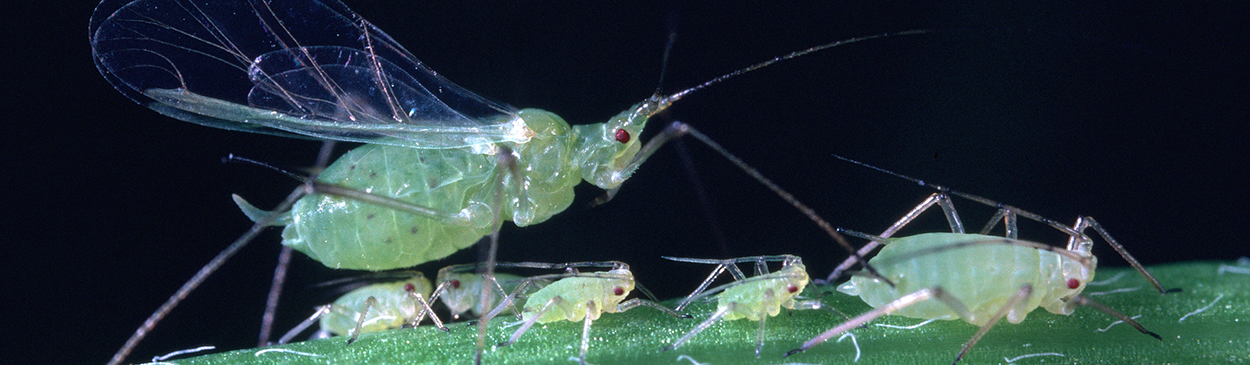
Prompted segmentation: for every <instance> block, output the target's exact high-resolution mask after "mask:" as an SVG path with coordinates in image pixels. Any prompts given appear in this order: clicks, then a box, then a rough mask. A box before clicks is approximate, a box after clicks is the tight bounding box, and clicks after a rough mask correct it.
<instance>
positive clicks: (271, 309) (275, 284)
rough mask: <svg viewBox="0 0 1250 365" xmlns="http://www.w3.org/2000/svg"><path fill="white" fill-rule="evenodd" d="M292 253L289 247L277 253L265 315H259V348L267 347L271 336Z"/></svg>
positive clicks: (292, 250) (285, 246) (284, 247)
mask: <svg viewBox="0 0 1250 365" xmlns="http://www.w3.org/2000/svg"><path fill="white" fill-rule="evenodd" d="M294 252H295V250H294V249H292V248H291V246H287V245H282V251H281V252H280V253H278V265H277V267H275V268H274V269H273V281H271V282H270V284H269V297H268V299H266V300H265V314H263V315H261V321H260V341H259V346H262V347H263V346H268V345H269V336H270V335H272V334H273V320H274V317H276V316H277V314H278V299H280V298H281V297H282V285H283V284H284V283H286V271H287V268H289V267H291V257H292V256H294V255H293V254H294Z"/></svg>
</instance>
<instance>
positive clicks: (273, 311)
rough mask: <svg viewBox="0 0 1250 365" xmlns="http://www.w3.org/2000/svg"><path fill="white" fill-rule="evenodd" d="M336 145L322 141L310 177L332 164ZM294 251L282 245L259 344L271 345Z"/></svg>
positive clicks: (270, 286)
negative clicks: (283, 288)
mask: <svg viewBox="0 0 1250 365" xmlns="http://www.w3.org/2000/svg"><path fill="white" fill-rule="evenodd" d="M334 145H335V143H334V141H325V142H322V143H321V150H320V151H318V153H317V162H316V163H314V164H313V169H312V176H310V177H309V178H310V179H313V180H315V179H317V175H319V174H321V171H322V170H325V167H326V165H329V164H330V158H331V156H332V155H333V154H334ZM294 251H295V250H294V249H292V248H291V246H287V245H282V252H281V253H279V254H278V265H277V266H276V267H274V269H273V281H271V282H270V284H269V297H268V298H267V299H266V300H265V313H264V314H263V315H261V321H260V340H259V344H258V346H267V345H269V336H270V335H271V334H272V333H273V321H274V317H276V316H277V313H278V300H279V299H280V298H281V297H282V285H283V284H284V283H286V272H287V268H289V267H291V256H292V253H293V252H294Z"/></svg>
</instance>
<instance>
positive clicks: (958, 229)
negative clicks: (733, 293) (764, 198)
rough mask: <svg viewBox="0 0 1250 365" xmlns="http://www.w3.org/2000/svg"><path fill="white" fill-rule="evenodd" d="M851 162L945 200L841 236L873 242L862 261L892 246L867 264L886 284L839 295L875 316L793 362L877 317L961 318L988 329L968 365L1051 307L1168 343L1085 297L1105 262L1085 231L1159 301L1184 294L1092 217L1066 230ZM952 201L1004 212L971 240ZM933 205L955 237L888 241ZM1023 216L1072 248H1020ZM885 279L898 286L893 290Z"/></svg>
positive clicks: (871, 283)
mask: <svg viewBox="0 0 1250 365" xmlns="http://www.w3.org/2000/svg"><path fill="white" fill-rule="evenodd" d="M839 158H841V157H839ZM842 159H843V160H847V159H845V158H842ZM847 161H850V162H853V163H856V164H859V165H863V166H866V167H869V168H873V169H876V170H878V171H882V172H886V173H889V174H891V175H895V176H899V177H902V178H904V179H908V180H911V181H913V182H916V183H919V184H921V185H925V186H929V187H932V188H934V189H935V190H937V191H938V192H937V193H934V194H933V195H931V196H930V197H929V198H928V199H925V200H924V202H922V203H921V204H919V205H917V206H916V207H915V208H913V209H912V210H911V211H910V212H908V213H907V214H905V215H904V216H903V218H902V219H900V220H899V221H898V222H896V223H895V224H894V225H893V226H891V227H890V228H889V229H887V230H886V231H885V232H884V233H882V235H881V236H873V235H868V234H864V233H859V232H854V231H849V230H843V229H840V230H839V231H840V232H842V233H845V234H848V235H851V236H856V237H861V238H864V239H867V240H869V241H871V242H870V243H869V244H868V245H866V246H865V248H864V249H861V250H860V253H861V254H867V253H868V252H870V251H871V249H872V248H875V247H877V246H878V245H882V244H884V245H885V247H884V248H882V249H881V251H880V252H878V253H877V255H876V256H875V257H873V258H872V259H871V260H869V261H868V263H869V264H870V265H872V266H873V267H875V268H876V269H877V271H878V272H879V273H880V275H881V277H867V276H855V277H853V278H851V280H850V281H849V282H847V283H846V284H843V285H841V286H839V287H838V290H839V291H841V292H844V293H847V294H850V295H856V296H859V297H860V298H861V299H863V300H864V302H865V303H868V305H870V306H872V307H873V308H875V309H873V310H871V311H869V312H868V313H865V314H863V315H860V316H858V317H855V318H853V319H851V320H850V321H847V322H846V323H843V324H841V325H838V326H837V327H834V328H832V329H830V330H828V331H826V332H825V333H822V334H820V335H819V336H816V337H815V338H813V339H811V340H809V341H807V342H805V343H803V346H802V347H800V348H798V349H795V350H792V351H790V352H788V353H786V355H787V356H789V355H792V354H795V353H798V352H802V351H806V350H807V349H809V348H811V347H813V346H815V345H817V344H820V343H821V342H824V341H826V340H828V339H830V338H833V337H834V336H837V335H838V334H841V333H843V332H846V331H849V330H851V329H852V328H855V327H858V326H860V325H862V324H864V323H866V322H868V321H871V320H873V319H876V318H877V317H880V316H883V315H886V314H895V315H901V316H906V317H912V318H920V319H946V320H952V319H962V320H964V321H965V322H968V323H971V324H973V325H977V326H979V327H981V328H980V330H979V331H977V333H976V334H975V335H973V337H972V338H971V339H969V340H968V342H966V343H965V344H964V346H963V349H961V350H960V351H959V353H958V354H957V355H956V356H955V360H954V361H955V362H959V360H960V359H962V358H963V356H964V355H965V354H967V352H968V350H969V349H971V348H972V346H973V345H975V344H976V342H977V341H978V340H980V338H981V337H982V336H984V335H985V333H986V332H987V331H989V329H990V328H992V327H993V326H994V324H995V323H997V322H998V321H999V320H1001V319H1002V318H1003V317H1004V316H1005V317H1007V320H1008V321H1009V322H1011V323H1020V322H1021V321H1023V320H1024V318H1025V316H1026V315H1028V313H1029V312H1031V311H1033V310H1034V309H1036V308H1037V307H1043V308H1046V310H1047V311H1049V312H1051V313H1055V314H1063V315H1069V314H1072V312H1073V310H1074V309H1075V308H1076V307H1077V306H1091V307H1094V308H1095V309H1098V310H1100V311H1102V312H1104V313H1107V314H1108V315H1111V316H1113V317H1116V318H1118V319H1119V320H1121V321H1124V322H1125V323H1128V324H1129V325H1132V326H1133V327H1134V328H1136V329H1137V330H1138V331H1140V332H1142V333H1144V334H1147V335H1150V336H1153V337H1155V338H1158V339H1161V338H1160V336H1159V335H1157V334H1155V333H1153V332H1150V331H1148V330H1146V328H1145V327H1143V326H1142V325H1141V324H1139V323H1137V322H1136V321H1133V320H1132V319H1131V318H1129V317H1128V316H1126V315H1124V314H1122V313H1119V312H1117V311H1115V310H1113V309H1111V308H1109V307H1107V306H1106V305H1103V304H1101V303H1098V302H1095V301H1093V300H1091V299H1089V297H1087V296H1083V295H1080V294H1081V292H1082V291H1083V290H1084V289H1085V286H1086V285H1087V284H1088V283H1089V282H1090V281H1091V280H1093V277H1094V269H1095V268H1096V266H1097V261H1098V260H1097V258H1096V257H1094V256H1093V254H1092V253H1091V252H1090V250H1091V249H1092V248H1093V245H1094V243H1093V240H1092V239H1091V238H1090V237H1089V236H1087V235H1086V234H1085V233H1084V231H1085V230H1086V229H1094V230H1095V231H1096V232H1098V234H1099V235H1100V236H1101V237H1102V238H1103V239H1104V240H1105V241H1106V242H1107V244H1108V245H1110V246H1111V247H1112V248H1114V249H1115V250H1116V251H1117V252H1119V253H1120V255H1121V256H1123V257H1124V259H1125V260H1126V261H1128V262H1129V263H1130V264H1131V265H1133V267H1134V268H1136V269H1137V271H1138V272H1140V273H1141V274H1142V276H1144V277H1145V278H1146V279H1147V280H1148V281H1150V283H1151V284H1153V285H1154V286H1155V288H1156V289H1157V290H1158V291H1159V292H1160V293H1169V292H1174V291H1179V289H1172V290H1167V289H1164V288H1163V286H1162V285H1160V284H1159V282H1158V281H1157V280H1155V279H1154V277H1152V276H1151V275H1150V273H1149V272H1147V271H1146V269H1145V268H1143V267H1142V266H1141V265H1140V264H1139V263H1138V262H1137V260H1135V259H1133V257H1132V256H1131V255H1129V253H1128V252H1127V251H1125V250H1124V247H1123V246H1120V244H1119V243H1117V242H1116V241H1115V239H1113V238H1111V236H1110V234H1108V233H1107V231H1106V230H1104V229H1103V228H1102V226H1100V225H1098V223H1097V222H1095V221H1094V220H1093V219H1092V218H1089V217H1081V218H1078V219H1077V222H1076V224H1075V225H1073V226H1072V227H1067V226H1064V225H1063V224H1060V223H1058V222H1056V221H1053V220H1050V219H1046V218H1043V217H1041V216H1038V215H1036V214H1033V213H1029V212H1026V211H1023V210H1020V209H1018V208H1015V207H1011V206H1008V205H1004V204H1001V203H998V202H995V201H992V200H989V199H985V198H982V197H978V196H975V195H969V194H964V193H960V192H956V191H953V190H950V189H947V188H945V187H941V186H937V185H931V184H926V183H924V182H923V181H921V180H917V179H913V178H910V177H906V176H902V175H899V174H895V173H893V172H889V171H886V170H883V169H880V168H877V167H874V166H869V165H866V164H863V163H859V162H856V161H851V160H847ZM948 195H955V196H960V197H964V198H967V199H969V200H973V201H976V202H980V203H983V204H986V205H989V206H993V207H997V208H998V212H997V214H995V216H994V218H993V219H991V220H990V222H989V223H988V224H986V226H985V228H984V229H982V231H981V234H968V233H964V231H963V223H962V222H960V221H959V217H958V214H956V213H955V209H954V206H953V205H952V204H951V202H950V198H949V196H948ZM934 204H937V205H938V206H940V207H942V210H943V213H945V215H946V217H947V221H948V223H950V225H951V230H952V231H953V233H926V234H919V235H914V236H909V237H898V238H889V237H888V236H889V235H892V234H894V233H895V232H897V231H898V230H899V229H900V228H902V227H903V226H904V225H906V224H907V223H909V222H911V221H912V220H914V219H915V218H916V216H918V215H919V214H920V213H921V212H923V211H924V210H926V209H927V208H929V207H931V206H933V205H934ZM1017 216H1022V217H1025V218H1028V219H1031V220H1035V221H1038V222H1041V223H1044V224H1047V225H1049V226H1051V227H1054V228H1056V229H1059V230H1060V231H1063V232H1065V233H1067V234H1069V235H1070V238H1069V241H1068V246H1067V248H1066V249H1063V248H1058V247H1052V246H1049V245H1045V244H1041V243H1035V242H1029V241H1022V240H1017V239H1016V233H1017V228H1016V218H1017ZM999 218H1001V219H1003V221H1004V225H1005V228H1006V237H994V236H988V235H986V234H987V233H989V231H990V230H991V229H993V228H994V226H996V225H997V219H999ZM849 266H850V263H844V264H843V265H842V266H839V267H838V270H835V271H834V273H833V274H831V275H830V279H831V280H832V279H833V278H836V277H837V276H838V275H839V274H841V272H842V271H843V270H845V269H846V268H847V267H849ZM885 280H889V282H891V283H893V285H887V284H886V282H885ZM929 299H937V300H938V301H936V302H934V301H929Z"/></svg>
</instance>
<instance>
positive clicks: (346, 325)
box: [321, 274, 434, 336]
mask: <svg viewBox="0 0 1250 365" xmlns="http://www.w3.org/2000/svg"><path fill="white" fill-rule="evenodd" d="M408 284H412V285H413V287H414V290H413V292H415V293H418V294H421V298H422V299H429V298H430V293H431V292H433V291H434V287H433V286H431V285H430V279H426V278H425V276H424V275H421V274H417V275H416V276H414V277H412V278H410V279H408V280H403V281H396V282H391V283H381V284H372V285H367V286H364V287H360V288H357V289H356V290H352V291H350V292H348V293H347V294H344V295H343V296H341V297H339V298H338V299H337V300H335V301H334V304H333V305H331V309H330V311H329V312H326V314H325V315H323V316H321V329H322V330H324V331H329V332H330V333H333V334H335V335H339V336H345V335H349V334H351V331H352V329H354V328H356V321H357V319H358V318H359V316H360V310H361V309H362V308H364V306H365V301H367V300H368V299H369V298H370V297H372V298H374V299H376V300H377V301H378V302H377V304H376V305H374V306H372V307H370V308H369V310H368V311H367V312H366V314H365V322H364V326H363V327H361V329H360V333H369V332H378V331H384V330H388V329H393V328H400V327H403V325H404V324H407V323H410V322H412V320H413V319H414V318H416V317H417V313H420V311H421V309H422V308H421V306H420V305H419V304H417V302H416V300H415V299H413V298H412V295H411V294H410V293H409V292H408V291H405V290H404V286H405V285H408Z"/></svg>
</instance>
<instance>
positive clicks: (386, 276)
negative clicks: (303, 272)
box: [311, 269, 425, 288]
mask: <svg viewBox="0 0 1250 365" xmlns="http://www.w3.org/2000/svg"><path fill="white" fill-rule="evenodd" d="M416 275H421V276H423V277H424V276H425V274H424V273H422V272H420V271H417V270H407V269H406V270H390V271H381V272H370V273H365V274H363V275H354V276H349V277H345V278H338V279H334V280H327V281H323V282H320V283H316V284H312V285H311V287H314V288H324V287H329V286H338V285H344V284H352V283H358V282H369V281H382V280H395V279H407V278H411V277H413V276H416Z"/></svg>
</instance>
